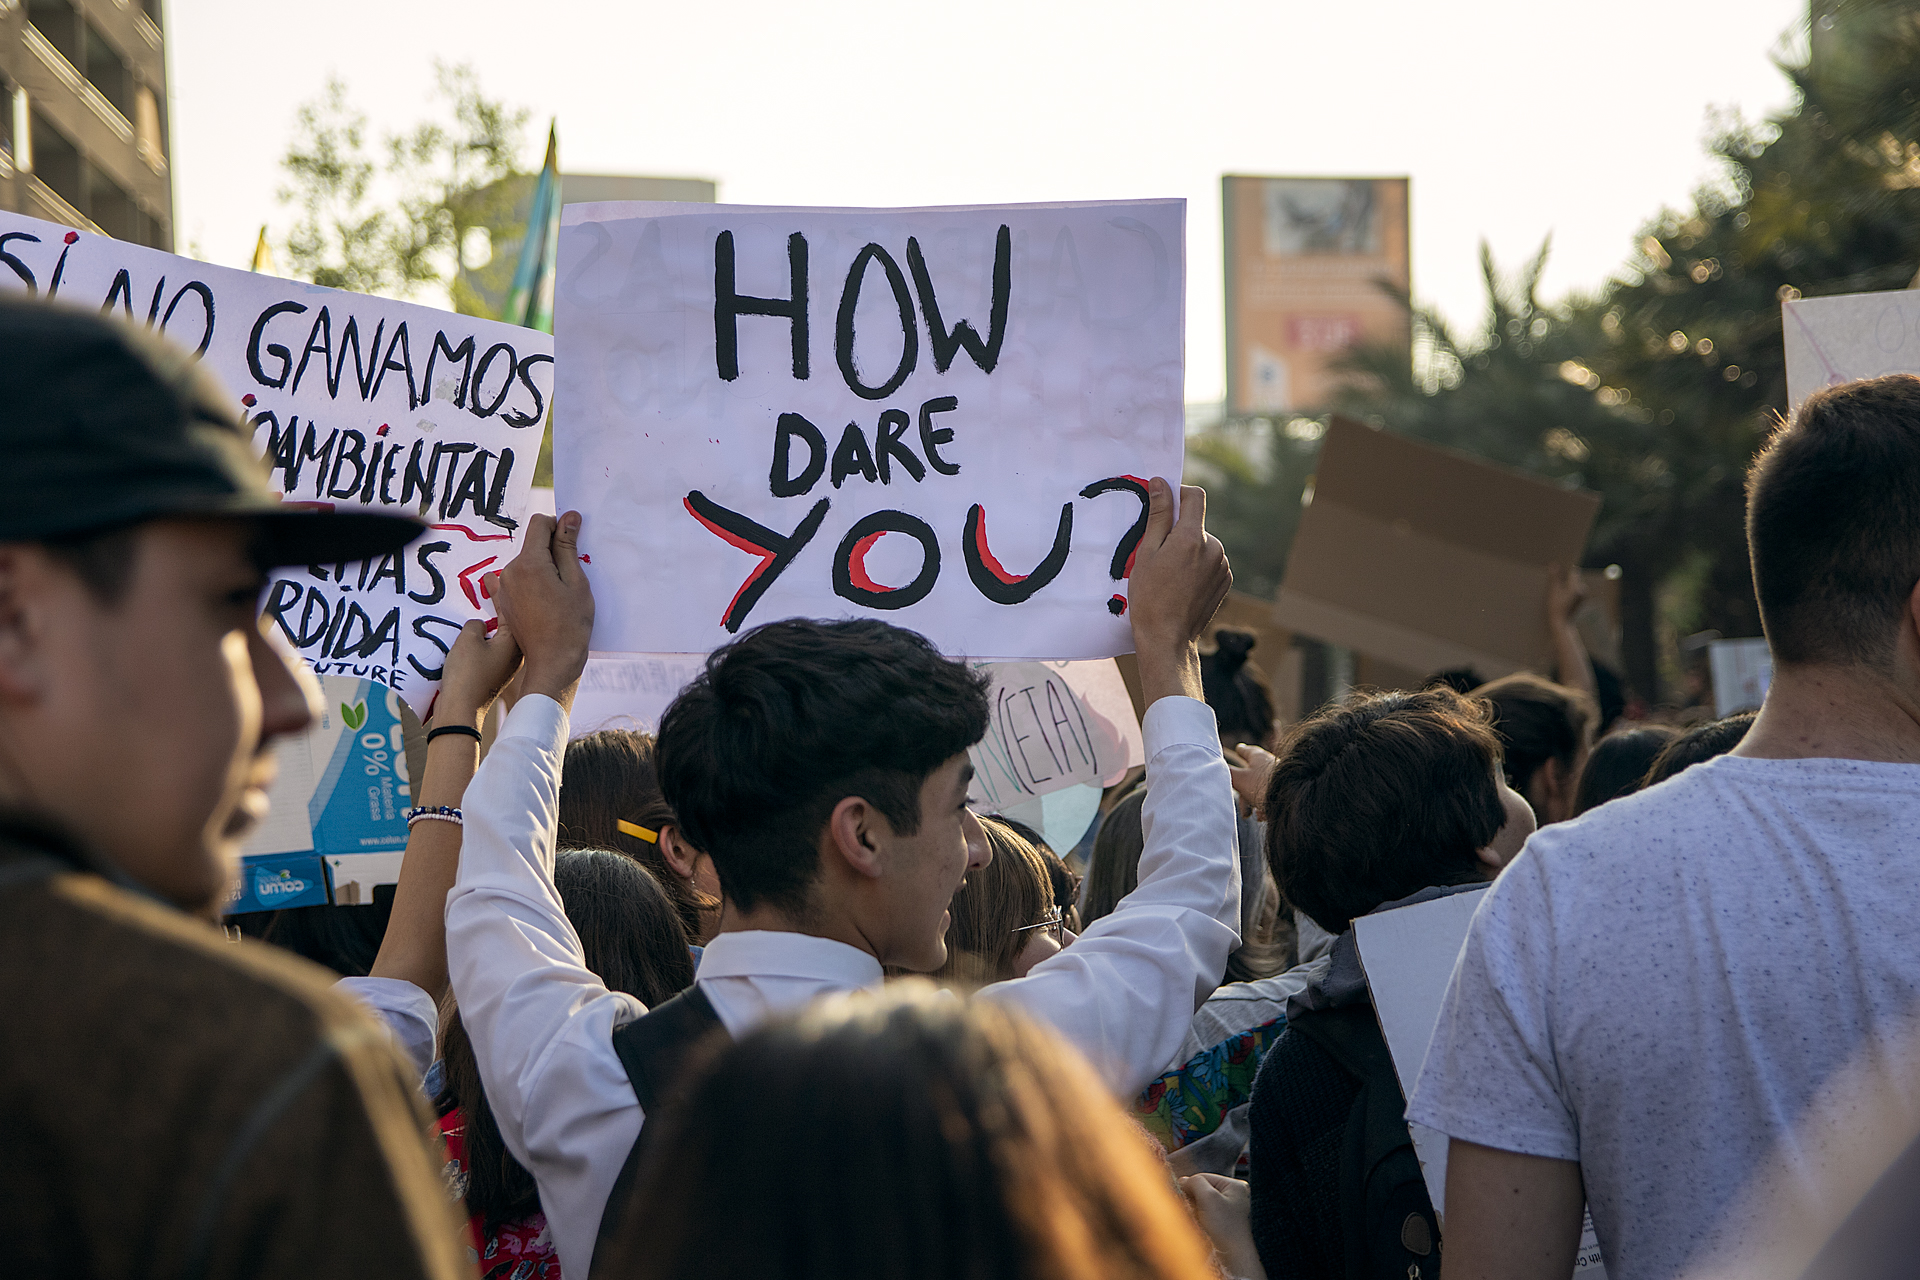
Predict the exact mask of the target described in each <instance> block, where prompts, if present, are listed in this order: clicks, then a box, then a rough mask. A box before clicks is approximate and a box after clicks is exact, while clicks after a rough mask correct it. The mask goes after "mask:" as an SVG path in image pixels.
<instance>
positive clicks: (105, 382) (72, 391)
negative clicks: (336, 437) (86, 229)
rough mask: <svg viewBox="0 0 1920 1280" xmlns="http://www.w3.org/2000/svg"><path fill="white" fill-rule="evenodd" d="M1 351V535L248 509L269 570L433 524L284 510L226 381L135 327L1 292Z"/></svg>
mask: <svg viewBox="0 0 1920 1280" xmlns="http://www.w3.org/2000/svg"><path fill="white" fill-rule="evenodd" d="M0 354H3V355H4V359H5V360H6V363H7V367H8V372H7V373H6V375H5V380H4V386H5V395H4V396H0V542H24V541H38V540H41V539H46V538H57V537H62V536H67V535H74V534H84V533H87V532H88V531H90V530H94V529H105V528H110V527H112V526H115V525H123V524H130V523H134V522H137V521H141V520H154V519H160V518H164V517H169V516H235V517H246V518H249V519H251V520H253V521H254V522H255V524H256V525H257V526H258V528H259V529H260V532H261V537H260V541H259V549H258V555H259V557H260V560H261V567H263V568H269V567H272V566H273V565H290V564H319V563H323V562H331V561H340V560H364V559H366V558H367V557H369V556H376V555H383V554H385V553H386V552H389V551H396V550H398V549H399V548H401V547H404V546H405V545H406V544H407V543H409V542H412V541H413V540H414V539H415V538H417V537H418V536H419V535H420V534H421V532H422V531H423V530H424V529H425V526H424V525H423V524H422V523H421V522H420V521H418V520H414V519H412V518H411V517H408V516H403V515H386V514H381V513H376V512H367V511H342V512H328V511H316V510H311V509H306V508H300V507H290V506H283V505H282V504H281V501H280V495H279V494H277V493H275V492H274V491H273V488H272V487H271V486H270V485H269V484H268V483H267V472H266V469H265V467H264V466H263V464H262V463H261V461H260V459H258V458H256V457H255V456H254V452H253V442H252V441H251V439H249V437H248V434H247V431H246V428H245V427H244V426H243V425H242V423H241V420H240V415H239V414H238V413H237V412H236V411H235V410H234V409H233V408H232V407H231V406H232V405H233V403H234V402H233V401H232V399H230V398H229V397H228V396H227V395H226V393H225V392H224V391H223V390H222V388H221V386H220V384H219V382H218V381H216V380H215V378H214V377H213V375H212V374H211V373H210V372H208V371H207V370H206V369H204V368H202V367H201V364H200V361H199V360H198V359H197V358H196V357H195V356H194V355H193V354H192V353H190V352H188V351H185V350H182V349H181V348H179V347H177V346H174V345H172V344H171V343H167V342H164V341H162V340H160V339H159V338H156V337H153V336H151V335H149V334H147V333H145V332H144V331H142V330H140V329H138V328H136V327H134V326H133V325H130V324H124V323H121V322H120V321H118V320H113V319H108V318H106V317H103V316H98V315H94V314H92V313H90V312H87V311H82V310H78V309H75V308H71V307H67V306H64V305H60V304H56V303H48V302H41V301H35V300H33V299H30V298H26V297H22V296H21V295H19V294H9V295H0Z"/></svg>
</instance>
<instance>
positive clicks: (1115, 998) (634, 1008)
mask: <svg viewBox="0 0 1920 1280" xmlns="http://www.w3.org/2000/svg"><path fill="white" fill-rule="evenodd" d="M1144 728H1145V736H1146V752H1147V776H1148V778H1149V784H1148V791H1147V799H1146V804H1145V807H1144V809H1143V811H1142V814H1141V825H1142V827H1143V829H1144V832H1145V836H1146V848H1145V852H1144V853H1143V854H1142V855H1141V859H1140V880H1139V887H1138V888H1136V889H1135V890H1134V891H1133V892H1132V893H1130V894H1128V895H1127V897H1126V898H1125V899H1123V900H1122V901H1121V903H1120V905H1119V906H1118V907H1117V908H1116V909H1115V910H1114V911H1113V913H1112V914H1110V915H1108V916H1106V917H1104V918H1103V919H1101V920H1098V921H1096V922H1095V923H1094V924H1093V926H1092V927H1091V928H1089V929H1088V930H1087V932H1086V933H1084V934H1082V935H1081V936H1080V938H1079V940H1078V941H1076V942H1075V943H1074V944H1073V945H1072V946H1070V947H1068V948H1067V949H1066V950H1064V951H1062V952H1061V953H1060V954H1058V955H1056V956H1053V957H1050V958H1049V959H1047V960H1046V961H1043V962H1042V963H1041V964H1038V965H1036V966H1035V967H1034V969H1033V971H1032V972H1031V973H1029V974H1028V975H1027V976H1026V977H1024V978H1019V979H1015V980H1014V981H1011V982H1003V983H996V984H994V985H992V986H989V987H986V988H984V989H983V990H982V991H981V992H980V996H981V997H982V998H986V999H992V1000H999V1001H1004V1002H1006V1003H1007V1004H1010V1005H1016V1006H1018V1007H1019V1008H1021V1009H1022V1010H1024V1011H1025V1012H1026V1013H1028V1014H1030V1015H1031V1016H1033V1017H1035V1018H1038V1019H1039V1020H1041V1021H1043V1022H1046V1023H1049V1024H1051V1025H1052V1026H1053V1027H1054V1028H1055V1029H1056V1030H1058V1031H1059V1032H1060V1033H1061V1034H1062V1035H1064V1036H1065V1037H1066V1038H1067V1039H1068V1040H1070V1041H1072V1042H1073V1043H1074V1044H1075V1045H1077V1046H1078V1047H1079V1048H1080V1050H1081V1052H1083V1053H1084V1054H1086V1055H1087V1057H1088V1059H1089V1060H1090V1061H1092V1062H1093V1064H1094V1066H1095V1068H1096V1070H1098V1071H1099V1072H1100V1073H1101V1075H1102V1077H1103V1078H1104V1079H1105V1080H1106V1082H1107V1083H1108V1085H1109V1086H1110V1087H1111V1088H1112V1089H1113V1091H1114V1093H1115V1094H1116V1096H1119V1097H1131V1096H1132V1095H1133V1094H1134V1093H1137V1092H1138V1091H1139V1090H1140V1089H1141V1088H1142V1087H1143V1086H1144V1085H1145V1084H1146V1082H1147V1081H1149V1080H1151V1079H1152V1078H1153V1077H1154V1076H1156V1075H1158V1074H1159V1073H1160V1071H1161V1069H1162V1068H1163V1067H1164V1066H1165V1065H1166V1062H1167V1060H1168V1059H1169V1058H1171V1057H1172V1056H1173V1054H1174V1052H1175V1051H1176V1050H1177V1049H1178V1048H1179V1046H1180V1042H1181V1039H1182V1037H1184V1036H1185V1034H1186V1031H1187V1027H1188V1024H1189V1023H1190V1022H1191V1020H1192V1018H1193V1013H1194V1010H1195V1009H1196V1008H1197V1007H1198V1006H1199V1004H1200V1003H1201V1002H1202V1001H1203V1000H1205V999H1206V997H1207V995H1208V994H1209V993H1210V992H1211V991H1212V990H1213V988H1214V985H1215V983H1216V982H1218V980H1219V977H1220V974H1221V973H1222V972H1223V971H1224V969H1225V968H1226V963H1227V956H1228V954H1229V953H1230V952H1231V951H1232V950H1233V948H1234V947H1236V946H1238V945H1239V936H1238V934H1237V932H1236V926H1237V925H1238V923H1239V918H1240V877H1239V866H1238V863H1237V861H1236V859H1235V856H1234V848H1235V846H1234V802H1233V788H1232V785H1231V783H1230V781H1229V779H1228V776H1227V766H1226V762H1225V761H1224V760H1222V759H1221V756H1220V744H1219V736H1218V733H1217V731H1216V729H1215V727H1214V718H1213V712H1212V710H1211V709H1209V708H1208V707H1207V705H1206V704H1205V703H1202V702H1196V701H1194V700H1192V699H1190V698H1163V699H1161V700H1160V701H1158V702H1156V703H1155V704H1154V705H1153V706H1152V707H1150V708H1148V710H1147V716H1146V721H1145V726H1144ZM566 744H567V717H566V713H565V712H564V711H563V710H562V709H561V708H560V706H559V704H557V703H555V702H554V701H553V700H552V699H550V698H546V697H542V696H540V695H538V694H529V695H527V696H526V697H523V698H521V699H520V701H519V703H518V704H517V705H516V706H515V707H514V709H513V712H512V714H510V715H509V716H508V717H507V721H506V724H505V725H504V727H503V728H502V730H501V733H500V737H499V739H498V740H497V741H496V742H495V743H494V744H493V748H492V750H491V751H489V752H488V753H487V758H486V760H485V761H483V762H482V763H481V765H480V769H479V772H478V773H476V774H475V775H474V778H473V782H472V784H471V785H470V786H469V787H468V788H467V793H466V800H465V803H464V805H463V808H464V810H465V815H466V827H465V838H464V840H463V842H462V846H461V851H460V872H459V876H458V878H457V879H456V880H455V882H454V887H453V890H452V892H451V893H449V894H448V895H447V965H448V971H449V975H450V977H451V979H452V984H453V991H454V995H455V998H456V999H457V1000H458V1001H459V1005H460V1014H461V1019H462V1021H463V1022H464V1023H465V1025H466V1029H467V1034H468V1036H469V1037H470V1038H471V1040H472V1041H473V1050H474V1056H475V1058H476V1059H477V1061H478V1065H479V1068H480V1078H481V1080H482V1081H483V1082H484V1083H485V1085H486V1089H487V1097H488V1099H489V1100H490V1101H491V1103H492V1105H493V1113H494V1118H495V1119H496V1120H497V1121H498V1122H499V1125H500V1134H501V1136H502V1137H503V1138H504V1139H505V1140H506V1144H507V1147H508V1149H509V1150H511V1151H512V1152H513V1154H514V1156H515V1157H516V1158H517V1159H519V1161H520V1162H521V1163H522V1164H524V1165H525V1166H526V1167H527V1168H528V1169H529V1170H531V1171H532V1173H533V1175H534V1178H535V1180H536V1181H537V1182H538V1184H539V1188H540V1203H541V1208H542V1209H543V1210H545V1212H546V1215H547V1223H548V1225H549V1226H550V1227H551V1228H552V1230H553V1239H554V1244H555V1247H556V1248H557V1249H558V1251H559V1254H560V1265H561V1269H562V1272H563V1273H564V1274H565V1275H566V1276H567V1277H568V1278H569V1280H585V1277H586V1275H587V1272H588V1268H589V1267H590V1265H591V1263H592V1259H593V1247H594V1238H595V1236H596V1234H597V1233H598V1231H599V1227H600V1216H601V1211H602V1210H603V1209H604V1208H605V1207H606V1200H607V1196H608V1193H609V1192H610V1191H611V1190H612V1188H613V1183H614V1179H615V1178H616V1177H618V1176H619V1173H620V1167H621V1165H622V1164H623V1163H624V1162H625V1160H626V1157H627V1152H628V1150H629V1149H630V1148H631V1147H632V1146H633V1142H634V1139H635V1138H636V1137H638V1136H639V1132H640V1126H641V1122H642V1120H643V1117H642V1115H641V1111H640V1104H639V1102H638V1100H636V1099H635V1097H634V1094H633V1086H632V1085H631V1084H630V1083H629V1082H628V1080H627V1074H626V1071H625V1070H624V1069H623V1068H622V1066H621V1065H620V1058H619V1056H618V1055H617V1054H616V1053H615V1052H614V1048H613V1031H614V1028H615V1027H618V1026H621V1025H623V1024H625V1023H627V1022H631V1021H632V1020H633V1019H635V1018H638V1017H639V1016H641V1015H642V1014H643V1013H645V1012H646V1009H645V1007H644V1006H642V1005H641V1003H640V1002H639V1001H638V1000H636V999H634V998H633V997H632V996H629V995H626V994H624V993H622V992H617V991H609V990H607V988H606V987H605V986H604V985H602V983H601V982H600V979H599V978H598V977H596V976H595V975H594V974H593V973H592V971H591V970H589V969H588V968H587V967H586V964H585V962H584V959H583V957H582V953H581V948H580V940H579V938H578V936H577V935H576V934H575V933H574V931H573V926H572V925H571V924H569V923H568V921H567V916H566V911H565V909H564V908H563V907H562V905H561V901H560V895H559V894H558V893H557V892H556V891H555V889H554V887H553V856H554V852H553V851H554V834H555V827H556V822H557V818H558V810H559V791H560V766H561V761H562V758H563V756H564V754H565V751H566ZM695 980H696V981H697V982H698V983H699V985H700V987H701V990H702V991H703V992H705V994H706V996H707V998H708V999H709V1000H711V1001H712V1003H713V1006H714V1010H715V1012H716V1013H718V1014H719V1016H720V1020H721V1022H722V1023H723V1024H724V1025H725V1026H726V1028H727V1030H728V1032H729V1033H731V1034H732V1035H734V1036H736V1037H738V1036H740V1035H742V1034H744V1033H745V1032H747V1031H748V1030H750V1029H752V1028H753V1027H754V1026H755V1025H756V1024H757V1023H759V1022H760V1021H761V1020H763V1019H765V1018H767V1017H768V1016H770V1015H772V1014H775V1013H778V1012H782V1011H784V1010H788V1009H793V1008H797V1007H799V1006H801V1005H804V1004H806V1003H807V1002H808V1001H810V1000H812V999H814V998H815V997H817V996H821V995H827V994H831V993H834V992H841V991H850V990H856V989H858V988H861V987H869V986H874V985H876V984H878V983H879V982H880V980H881V969H880V964H879V962H878V961H877V960H876V959H875V958H874V957H873V956H871V955H869V954H867V953H866V952H864V951H861V950H859V949H857V948H855V947H851V946H847V945H846V944H844V943H839V942H834V941H831V940H829V939H826V938H817V937H812V936H809V935H806V934H799V933H773V932H740V933H723V934H721V935H719V936H718V937H716V938H715V939H714V940H713V941H712V942H711V943H709V944H708V945H707V948H706V952H705V954H704V955H703V956H702V958H701V961H700V967H699V970H698V972H697V973H696V975H695Z"/></svg>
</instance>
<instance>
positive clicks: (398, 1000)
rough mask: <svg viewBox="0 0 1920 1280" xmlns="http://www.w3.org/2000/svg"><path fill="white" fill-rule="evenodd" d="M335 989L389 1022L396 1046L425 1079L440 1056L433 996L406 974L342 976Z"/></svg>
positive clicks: (396, 1049) (436, 1011) (375, 1015)
mask: <svg viewBox="0 0 1920 1280" xmlns="http://www.w3.org/2000/svg"><path fill="white" fill-rule="evenodd" d="M333 989H334V990H335V991H338V992H340V993H342V994H343V995H349V996H352V997H353V998H354V999H356V1000H358V1001H359V1002H360V1003H361V1004H363V1005H365V1006H366V1007H367V1010H368V1012H370V1013H372V1014H373V1016H374V1017H376V1018H378V1019H380V1021H381V1022H382V1023H384V1024H385V1025H386V1028H387V1034H388V1035H390V1036H392V1037H393V1047H394V1050H395V1051H396V1052H398V1053H399V1055H400V1056H401V1057H402V1058H404V1059H406V1062H407V1065H408V1066H410V1067H412V1068H413V1075H414V1079H416V1080H418V1079H424V1078H425V1076H426V1074H427V1068H428V1067H431V1066H432V1065H433V1060H434V1059H435V1058H437V1057H439V1056H440V1049H439V1039H440V1009H439V1006H437V1005H435V1004H434V1002H433V997H432V996H430V995H428V994H427V993H426V991H425V990H423V989H422V988H420V987H417V986H415V985H414V984H413V983H411V982H408V981H407V980H406V979H405V978H342V979H340V981H338V982H336V983H334V984H333Z"/></svg>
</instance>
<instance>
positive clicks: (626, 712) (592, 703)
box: [567, 653, 706, 738]
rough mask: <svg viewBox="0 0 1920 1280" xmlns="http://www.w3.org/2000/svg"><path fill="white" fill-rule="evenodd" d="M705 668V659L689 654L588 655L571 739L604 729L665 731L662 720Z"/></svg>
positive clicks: (570, 729) (571, 722)
mask: <svg viewBox="0 0 1920 1280" xmlns="http://www.w3.org/2000/svg"><path fill="white" fill-rule="evenodd" d="M705 665H706V660H705V659H704V658H701V657H696V656H694V655H691V654H684V653H589V654H588V655H587V667H586V670H585V671H583V672H581V673H580V688H579V690H578V691H577V692H576V693H575V694H574V695H573V711H572V714H571V716H570V717H569V719H568V722H567V736H568V737H570V738H581V737H585V736H586V735H587V734H589V733H597V732H599V731H600V730H601V729H637V730H639V731H640V732H642V733H658V732H660V717H661V716H663V715H665V714H666V712H667V707H668V706H670V705H671V704H672V702H673V700H674V699H675V698H677V697H679V696H680V691H681V690H682V689H684V688H686V687H687V686H688V685H689V684H691V683H693V680H694V678H695V677H696V676H698V675H699V674H700V671H701V668H703V667H704V666H705Z"/></svg>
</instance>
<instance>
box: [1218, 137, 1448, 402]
mask: <svg viewBox="0 0 1920 1280" xmlns="http://www.w3.org/2000/svg"><path fill="white" fill-rule="evenodd" d="M1220 194H1221V208H1222V210H1223V211H1224V217H1225V222H1226V226H1225V232H1226V236H1225V243H1226V267H1227V412H1228V413H1229V414H1271V413H1291V412H1301V411H1306V412H1312V411H1317V410H1319V409H1322V408H1326V407H1328V400H1329V399H1330V398H1331V393H1332V390H1333V387H1334V386H1335V385H1336V383H1337V381H1338V378H1337V376H1336V375H1333V374H1332V373H1330V371H1329V369H1328V366H1329V365H1330V364H1331V363H1332V362H1333V360H1334V359H1336V358H1337V357H1338V356H1339V355H1340V354H1341V353H1342V352H1344V351H1345V350H1346V349H1347V348H1349V347H1351V346H1352V345H1354V343H1356V342H1358V341H1361V340H1362V339H1365V340H1370V341H1379V340H1383V339H1388V340H1391V339H1397V340H1399V341H1401V342H1406V341H1407V340H1408V336H1409V335H1408V330H1407V313H1406V309H1405V308H1404V307H1402V306H1401V305H1400V304H1399V302H1397V301H1396V300H1395V299H1394V298H1393V296H1392V295H1391V294H1389V293H1388V292H1387V290H1385V289H1383V288H1382V287H1381V284H1382V282H1385V283H1387V284H1389V285H1391V286H1394V287H1396V288H1399V289H1401V290H1406V289H1408V288H1409V287H1410V281H1411V274H1410V270H1409V256H1410V255H1409V252H1408V245H1407V179H1405V178H1250V177H1239V176H1234V175H1228V176H1227V177H1225V178H1222V179H1221V193H1220Z"/></svg>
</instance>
